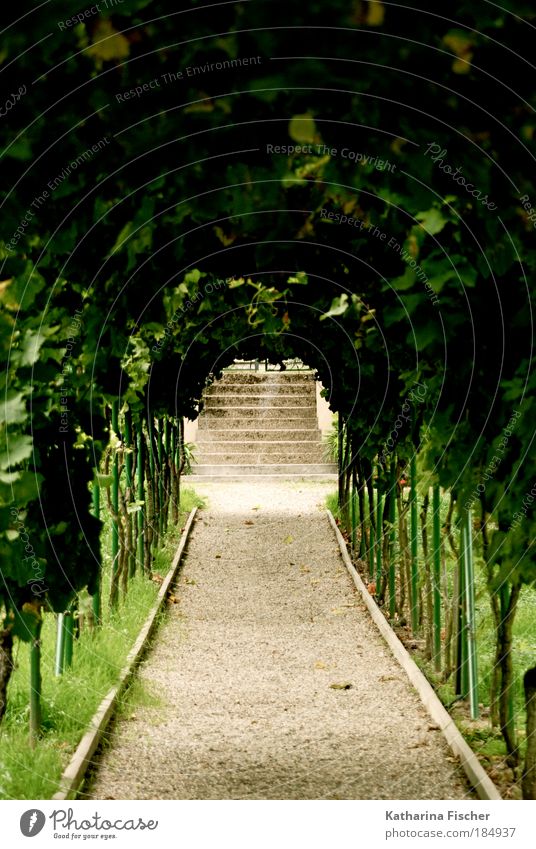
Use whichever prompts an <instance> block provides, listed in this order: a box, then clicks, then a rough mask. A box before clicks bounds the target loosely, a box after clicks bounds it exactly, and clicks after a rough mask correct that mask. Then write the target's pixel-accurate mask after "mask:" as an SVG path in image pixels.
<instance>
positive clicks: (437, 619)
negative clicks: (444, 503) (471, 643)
mask: <svg viewBox="0 0 536 849" xmlns="http://www.w3.org/2000/svg"><path fill="white" fill-rule="evenodd" d="M432 506H433V516H432V521H433V544H434V552H433V564H434V569H433V580H434V587H433V592H434V666H435V670H436V672H441V498H440V492H439V487H438V486H437V485H435V486H434V488H433V494H432Z"/></svg>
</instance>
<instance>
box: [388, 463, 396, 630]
mask: <svg viewBox="0 0 536 849" xmlns="http://www.w3.org/2000/svg"><path fill="white" fill-rule="evenodd" d="M389 495H390V497H389V525H390V527H389V573H388V574H389V618H390V619H394V618H395V613H396V573H395V541H396V531H395V520H396V463H395V461H394V460H393V461H392V462H391V489H390V493H389Z"/></svg>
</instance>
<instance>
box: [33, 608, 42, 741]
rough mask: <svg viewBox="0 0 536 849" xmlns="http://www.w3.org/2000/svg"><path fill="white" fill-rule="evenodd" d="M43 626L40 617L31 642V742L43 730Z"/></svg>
mask: <svg viewBox="0 0 536 849" xmlns="http://www.w3.org/2000/svg"><path fill="white" fill-rule="evenodd" d="M41 626H42V620H41V619H40V620H39V621H38V622H37V624H36V626H35V632H34V635H33V639H32V642H31V644H30V744H31V745H32V747H33V746H35V741H36V740H37V738H38V737H39V734H40V732H41Z"/></svg>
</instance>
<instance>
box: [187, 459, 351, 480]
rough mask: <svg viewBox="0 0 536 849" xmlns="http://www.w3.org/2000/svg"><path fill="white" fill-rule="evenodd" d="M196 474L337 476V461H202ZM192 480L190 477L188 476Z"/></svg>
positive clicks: (229, 475)
mask: <svg viewBox="0 0 536 849" xmlns="http://www.w3.org/2000/svg"><path fill="white" fill-rule="evenodd" d="M193 472H194V474H193V475H192V479H193V478H196V477H213V478H229V477H237V478H243V477H258V476H263V477H265V476H267V475H273V476H277V477H307V478H310V477H315V476H324V475H329V476H332V475H334V476H336V474H337V466H336V465H335V463H265V464H264V465H260V464H259V465H252V464H249V465H229V466H215V465H209V464H204V463H200V464H199V465H195V466H194V467H193ZM188 480H190V477H189V478H188Z"/></svg>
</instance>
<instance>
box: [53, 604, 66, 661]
mask: <svg viewBox="0 0 536 849" xmlns="http://www.w3.org/2000/svg"><path fill="white" fill-rule="evenodd" d="M64 656H65V628H64V626H63V613H59V614H58V620H57V629H56V657H55V661H54V674H55V675H56V676H59V675H62V674H63V658H64Z"/></svg>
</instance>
